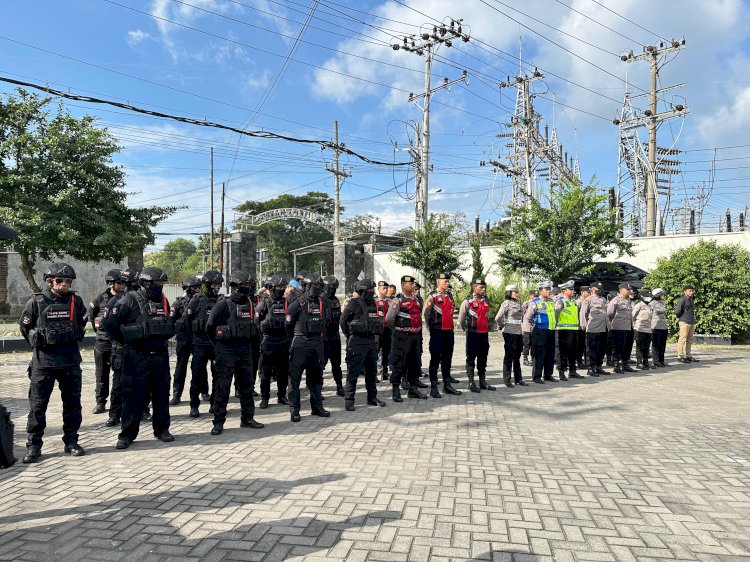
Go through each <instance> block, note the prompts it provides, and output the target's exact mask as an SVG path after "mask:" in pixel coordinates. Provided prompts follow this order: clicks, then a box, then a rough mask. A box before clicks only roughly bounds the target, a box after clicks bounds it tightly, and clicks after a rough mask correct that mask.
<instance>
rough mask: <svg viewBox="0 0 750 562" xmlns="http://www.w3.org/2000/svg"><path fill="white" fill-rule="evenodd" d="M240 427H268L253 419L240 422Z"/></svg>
mask: <svg viewBox="0 0 750 562" xmlns="http://www.w3.org/2000/svg"><path fill="white" fill-rule="evenodd" d="M240 427H249V428H250V429H263V428H264V427H266V426H265V425H263V424H262V423H260V422H257V421H255V420H254V419H253V418H247V419H242V420H240Z"/></svg>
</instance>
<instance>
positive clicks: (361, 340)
mask: <svg viewBox="0 0 750 562" xmlns="http://www.w3.org/2000/svg"><path fill="white" fill-rule="evenodd" d="M346 367H347V369H346V390H345V395H344V398H345V399H346V401H347V402H354V392H355V391H356V389H357V380H358V379H359V375H360V374H361V373H362V371H364V372H365V389H366V390H367V400H368V401H371V400H375V399H376V398H377V397H378V390H377V386H376V385H377V382H378V342H377V341H376V340H375V338H374V337H373V336H352V337H351V338H350V339H349V345H347V346H346Z"/></svg>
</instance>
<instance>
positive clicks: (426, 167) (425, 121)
mask: <svg viewBox="0 0 750 562" xmlns="http://www.w3.org/2000/svg"><path fill="white" fill-rule="evenodd" d="M431 74H432V45H431V44H428V45H427V53H426V56H425V61H424V91H425V96H424V111H423V112H422V162H421V164H422V176H421V177H420V180H421V181H420V184H421V185H420V187H421V189H420V191H421V200H422V209H421V211H422V212H421V216H420V217H419V219H420V222H421V228H424V226H425V224H426V223H427V216H428V211H427V198H428V189H429V179H428V174H429V171H430V162H429V159H430V98H431V97H432V94H431V93H430V75H431Z"/></svg>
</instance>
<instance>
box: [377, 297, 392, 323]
mask: <svg viewBox="0 0 750 562" xmlns="http://www.w3.org/2000/svg"><path fill="white" fill-rule="evenodd" d="M390 306H391V299H387V298H385V297H378V298H376V299H375V308H376V309H377V311H378V314H382V316H383V325H384V326H385V325H387V322H386V321H385V315H386V314H388V308H389V307H390Z"/></svg>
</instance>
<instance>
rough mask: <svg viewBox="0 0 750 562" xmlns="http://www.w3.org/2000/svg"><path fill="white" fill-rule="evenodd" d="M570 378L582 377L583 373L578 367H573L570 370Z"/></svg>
mask: <svg viewBox="0 0 750 562" xmlns="http://www.w3.org/2000/svg"><path fill="white" fill-rule="evenodd" d="M570 378H571V379H582V378H583V375H579V374H578V371H577V370H576V369H571V370H570Z"/></svg>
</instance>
